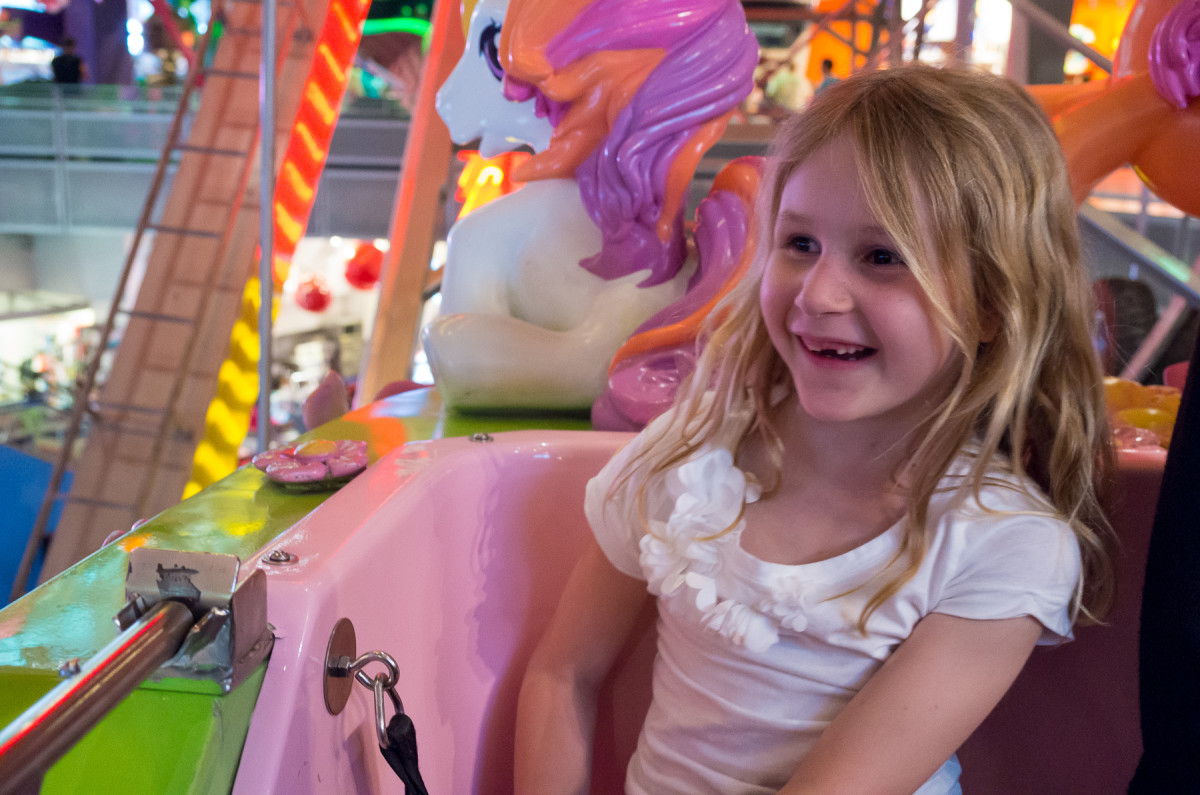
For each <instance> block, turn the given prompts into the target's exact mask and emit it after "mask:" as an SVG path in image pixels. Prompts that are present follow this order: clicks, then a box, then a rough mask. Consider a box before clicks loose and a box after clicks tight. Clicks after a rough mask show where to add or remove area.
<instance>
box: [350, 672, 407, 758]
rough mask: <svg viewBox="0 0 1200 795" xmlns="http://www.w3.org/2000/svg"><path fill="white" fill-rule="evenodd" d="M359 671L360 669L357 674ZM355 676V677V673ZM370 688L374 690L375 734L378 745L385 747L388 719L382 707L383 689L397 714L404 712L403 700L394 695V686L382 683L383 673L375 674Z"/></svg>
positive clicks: (386, 745) (386, 743)
mask: <svg viewBox="0 0 1200 795" xmlns="http://www.w3.org/2000/svg"><path fill="white" fill-rule="evenodd" d="M361 673H362V672H361V671H360V672H359V674H361ZM355 678H357V675H356V677H355ZM360 681H361V680H360ZM371 688H372V689H373V690H374V691H375V736H376V737H377V738H378V739H379V747H380V748H387V747H388V736H387V725H388V721H387V716H386V715H385V714H384V709H383V693H384V691H385V690H386V691H387V694H388V697H389V698H391V700H392V707H393V709H395V710H396V714H397V715H399V714H401V713H402V712H404V702H403V701H401V700H400V696H398V695H396V688H394V687H392V686H389V685H386V684H384V678H383V674H376V675H375V679H374V680H373V681H372V683H371Z"/></svg>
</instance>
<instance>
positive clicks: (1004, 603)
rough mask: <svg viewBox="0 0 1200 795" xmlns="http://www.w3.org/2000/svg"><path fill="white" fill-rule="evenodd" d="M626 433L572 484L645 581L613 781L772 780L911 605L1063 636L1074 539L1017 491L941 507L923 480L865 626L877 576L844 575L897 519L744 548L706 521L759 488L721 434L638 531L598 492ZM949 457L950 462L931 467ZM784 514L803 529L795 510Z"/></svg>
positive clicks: (600, 534)
mask: <svg viewBox="0 0 1200 795" xmlns="http://www.w3.org/2000/svg"><path fill="white" fill-rule="evenodd" d="M643 438H644V437H638V438H637V439H635V440H634V441H633V442H632V443H631V444H629V445H628V446H626V448H625V449H624V450H622V451H621V452H620V453H618V454H617V455H616V456H615V457H614V458H613V460H612V461H610V462H609V464H608V465H607V466H606V467H605V468H604V469H603V470H602V471H601V472H600V474H599V475H597V477H596V478H594V479H593V480H592V481H591V482H590V483H589V484H588V490H587V500H586V512H587V516H588V520H589V522H590V523H591V525H592V529H593V532H594V533H595V536H596V539H597V541H598V542H599V544H600V547H601V548H602V549H603V550H604V552H605V554H606V555H607V557H608V558H609V560H610V561H611V562H612V563H613V565H614V566H615V567H616V568H617V569H619V570H620V571H622V572H624V573H625V574H628V575H630V576H632V577H637V578H639V579H644V580H645V581H646V583H647V589H648V590H649V591H650V593H652V594H654V595H656V596H657V597H659V598H658V606H659V607H658V611H659V620H658V656H657V659H656V660H655V663H654V674H653V691H654V696H653V701H652V703H651V706H650V711H649V714H648V715H647V717H646V722H645V724H644V726H643V728H642V733H641V736H640V738H639V740H638V748H637V751H636V753H635V754H634V757H633V759H632V761H631V762H630V765H629V770H628V773H627V779H626V791H627V792H629V793H639V794H640V793H645V794H646V795H651V794H652V795H662V793H688V794H689V795H697V794H698V793H722V795H726V794H728V793H738V794H739V795H743V794H745V795H749V794H751V793H753V794H754V795H758V794H760V793H761V794H763V795H765V794H766V793H773V792H775V791H776V790H778V789H779V788H780V787H782V786H783V784H784V783H786V782H787V780H788V779H789V778H790V777H791V776H792V774H793V773H794V772H795V770H796V767H797V766H798V764H799V762H800V760H801V759H803V757H804V756H805V754H806V753H807V752H808V750H809V749H810V748H811V747H812V745H813V743H814V742H816V740H817V738H818V737H819V736H820V734H821V732H822V731H823V730H824V728H825V727H826V726H827V725H828V724H829V723H830V721H832V720H833V718H834V717H835V716H836V715H837V714H838V712H839V711H840V710H841V709H842V707H843V706H844V705H845V704H846V703H847V702H848V701H849V700H850V698H851V697H853V696H854V694H855V693H857V692H858V691H859V689H860V688H861V687H862V686H863V684H864V683H865V682H866V681H867V679H869V678H870V676H871V675H872V674H873V673H874V672H875V671H876V670H877V669H878V668H879V666H880V665H881V664H882V663H883V661H884V660H885V659H886V658H887V657H888V655H889V654H890V653H891V652H892V651H893V650H895V648H896V647H897V645H898V644H899V643H900V642H901V641H903V640H904V639H905V638H907V637H908V635H909V633H911V632H912V630H913V627H914V626H915V625H916V623H917V622H918V621H919V620H920V619H921V618H922V617H923V616H925V615H927V614H928V613H931V612H938V613H947V614H950V615H954V616H961V617H965V618H975V619H997V618H1010V617H1016V616H1022V615H1029V616H1032V617H1034V618H1036V619H1037V620H1038V621H1039V622H1041V624H1042V625H1043V627H1044V631H1043V633H1042V638H1041V639H1040V640H1039V643H1057V642H1061V641H1062V640H1064V639H1069V638H1070V631H1071V627H1070V618H1069V609H1070V604H1071V601H1072V596H1073V594H1074V590H1075V586H1076V583H1077V580H1078V577H1079V565H1080V564H1079V548H1078V544H1077V542H1076V541H1075V537H1074V535H1073V534H1072V532H1071V531H1070V528H1069V527H1068V526H1067V525H1066V524H1065V523H1064V522H1062V521H1061V520H1059V519H1057V518H1053V517H1051V516H1047V515H1046V511H1047V508H1046V504H1045V503H1044V502H1039V501H1038V500H1037V499H1036V498H1034V497H1031V496H1027V495H1026V494H1025V493H1023V492H1021V491H1018V490H1016V489H1013V488H1007V487H1005V486H1003V485H993V486H988V487H985V489H984V491H983V493H982V495H981V497H982V503H983V505H985V506H986V507H987V508H988V509H991V510H990V511H987V510H983V509H982V508H980V506H979V504H978V503H977V502H975V501H974V500H967V501H965V502H964V503H963V504H962V505H960V506H959V507H958V508H957V509H953V510H952V509H951V506H950V502H951V499H950V498H951V495H950V494H936V495H935V496H934V498H933V499H932V500H931V502H930V506H929V523H930V525H931V527H932V530H933V532H932V534H931V536H930V545H929V550H928V553H927V554H926V556H925V559H924V561H923V563H922V565H921V567H920V569H919V571H918V572H917V574H916V576H915V577H913V579H912V580H910V581H909V582H908V583H907V584H906V585H905V586H904V587H903V589H902V590H901V592H900V593H898V594H897V595H896V596H894V597H893V598H892V599H890V600H889V601H888V602H887V603H886V604H884V605H883V606H881V607H880V608H879V609H878V610H876V611H875V612H874V613H873V614H872V615H871V618H870V620H869V622H868V625H867V633H866V635H865V636H864V635H863V634H861V633H859V631H858V629H857V620H858V616H859V615H860V613H861V612H862V609H863V606H864V604H865V603H866V601H867V600H868V599H869V598H870V597H871V595H872V594H873V593H874V592H875V590H876V589H877V587H878V583H879V582H881V581H884V580H875V581H874V583H872V586H868V587H866V588H860V589H858V590H853V589H855V588H857V587H858V586H860V585H863V584H864V583H867V582H869V581H871V580H872V578H875V577H879V576H880V575H881V574H882V573H883V571H884V567H885V566H887V565H888V563H889V562H890V561H891V560H892V558H893V556H894V555H895V553H896V552H897V550H898V549H899V542H900V538H901V527H900V525H899V524H897V525H896V526H893V527H892V528H890V529H888V530H886V531H885V532H884V533H882V534H881V535H879V536H877V537H875V538H874V539H872V540H870V541H868V542H867V543H865V544H863V545H862V546H860V547H857V548H855V549H853V550H851V551H849V552H847V553H845V554H842V555H838V556H837V557H834V558H830V559H828V560H822V561H818V562H815V563H808V564H802V565H794V566H793V565H784V564H777V563H770V562H767V561H763V560H760V559H758V558H756V557H754V556H753V555H751V554H749V553H748V552H746V551H745V550H743V549H742V547H741V544H740V540H739V539H740V538H741V534H742V530H743V528H744V521H742V522H739V523H738V524H737V526H735V527H734V528H733V529H732V530H731V531H729V532H727V533H723V534H722V532H721V531H722V530H724V529H725V528H727V527H729V526H730V525H731V524H733V522H734V521H735V520H736V519H737V516H738V513H739V511H740V510H741V508H742V505H743V502H753V501H754V500H756V499H757V498H758V496H759V494H758V488H757V487H756V486H755V485H754V484H753V483H748V482H747V480H746V477H745V475H744V474H743V473H742V471H741V470H739V469H738V468H737V467H735V466H734V464H733V456H732V455H731V453H730V451H729V450H727V449H724V448H721V447H716V446H708V447H705V448H702V449H701V450H699V451H697V452H696V453H695V454H694V455H693V456H691V457H690V458H689V459H688V460H687V461H685V462H683V463H682V464H681V465H680V466H678V467H677V468H675V469H674V470H671V471H669V472H668V473H667V475H666V477H665V478H664V481H663V482H662V483H661V485H660V488H658V489H656V490H653V493H651V494H648V495H647V509H648V515H649V517H650V519H651V521H650V526H651V530H652V534H646V533H644V532H643V530H642V528H641V527H640V526H639V525H638V524H637V523H636V522H630V521H628V519H627V516H628V511H627V510H626V507H627V506H625V505H622V504H621V500H620V499H613V498H612V495H610V494H609V487H610V485H611V483H612V481H613V478H614V477H615V475H616V473H617V472H618V471H619V469H620V468H621V466H622V464H623V462H624V461H626V460H627V459H628V458H629V456H630V455H631V454H632V453H633V452H634V451H635V450H636V449H637V448H638V445H639V443H640V442H641V441H642V439H643ZM961 471H963V464H962V463H961V462H960V463H959V464H957V465H956V466H955V467H952V469H951V474H950V475H948V476H947V481H950V480H951V479H952V478H953V477H954V474H955V473H956V472H961ZM943 485H947V483H946V482H944V483H943ZM618 497H619V495H618ZM997 511H998V512H1000V513H997ZM1018 511H1019V512H1022V513H1014V512H1018ZM796 532H803V518H802V517H800V518H798V520H797V525H796ZM714 536H715V537H714ZM887 573H888V574H891V573H892V572H891V571H888V572H887ZM847 591H851V593H849V594H847V593H846V592H847ZM959 770H960V768H959V765H958V761H957V759H956V758H955V757H951V758H950V759H949V760H947V762H946V763H945V764H944V765H943V766H942V767H941V768H940V769H939V770H938V771H937V772H936V773H935V774H934V775H933V776H932V777H931V778H930V779H929V780H928V781H927V782H926V783H925V784H924V785H923V786H922V787H921V788H920V789H919V790H918V792H919V793H920V795H934V794H935V793H936V794H938V795H940V794H941V793H955V792H959V791H960V789H959V786H958V773H959Z"/></svg>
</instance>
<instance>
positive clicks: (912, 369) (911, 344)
mask: <svg viewBox="0 0 1200 795" xmlns="http://www.w3.org/2000/svg"><path fill="white" fill-rule="evenodd" d="M769 244H770V246H771V248H770V251H769V254H768V257H767V261H766V266H765V272H764V274H763V281H762V290H761V293H760V303H761V306H762V313H763V319H764V321H765V324H766V327H767V332H768V334H769V335H770V338H771V342H772V344H773V345H774V346H775V349H776V350H777V351H778V352H779V355H780V356H781V357H782V358H783V361H784V362H785V363H786V364H787V366H788V369H789V370H790V372H791V375H792V381H793V383H794V385H795V389H796V394H797V396H798V398H799V404H800V408H801V410H802V411H803V412H804V413H805V414H807V415H808V416H809V417H811V418H812V419H814V420H817V421H819V422H823V423H864V422H865V423H870V424H871V427H876V428H878V430H880V431H885V430H890V431H893V432H895V433H900V434H903V433H907V432H908V430H910V429H911V428H913V427H914V426H915V425H916V424H917V423H919V422H920V421H922V420H923V419H925V418H927V417H928V416H929V415H930V413H931V412H932V411H933V410H934V409H935V408H936V407H937V405H938V404H939V403H940V402H941V399H942V398H943V397H944V396H945V395H946V394H947V392H948V390H949V387H950V384H951V383H952V378H953V376H954V362H955V361H956V360H957V357H956V355H955V347H954V345H953V342H952V340H951V337H950V334H949V333H948V332H947V330H946V329H945V328H944V326H943V325H942V323H941V322H940V321H939V320H938V318H937V314H936V312H935V310H934V308H933V305H932V303H931V302H930V300H929V298H928V296H927V295H926V294H925V291H924V290H923V289H922V287H921V285H920V283H919V282H918V281H917V278H916V276H915V275H914V274H913V273H912V271H911V270H909V268H908V265H907V264H906V263H905V262H904V261H903V258H902V257H901V255H900V254H899V250H898V247H897V245H896V242H895V241H894V240H892V238H891V236H890V235H889V234H888V233H887V231H885V230H884V229H883V226H882V225H881V224H880V223H879V221H878V220H877V219H876V218H875V215H874V213H872V211H871V209H870V207H869V205H868V204H867V199H866V196H865V194H864V193H863V190H862V187H861V184H860V181H859V171H858V159H857V156H856V152H855V149H854V145H853V144H852V143H850V142H849V141H847V140H846V139H844V138H843V139H839V140H836V141H834V142H832V143H829V144H826V145H825V146H823V147H821V148H820V149H818V150H816V151H815V152H814V153H813V154H812V156H811V157H809V158H808V159H807V160H806V161H804V163H802V164H801V165H800V167H799V168H797V169H796V170H795V171H794V172H793V173H792V175H791V177H790V178H789V179H788V181H787V182H786V183H785V185H784V188H783V191H782V194H781V196H780V205H779V214H778V216H777V218H776V221H775V233H774V238H773V239H772V240H771V241H769ZM888 435H889V436H890V435H891V434H890V433H889V434H888Z"/></svg>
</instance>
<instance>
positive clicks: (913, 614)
mask: <svg viewBox="0 0 1200 795" xmlns="http://www.w3.org/2000/svg"><path fill="white" fill-rule="evenodd" d="M762 213H763V217H764V218H765V219H766V222H765V224H764V227H765V228H764V230H763V234H762V236H761V237H760V244H759V245H760V252H759V257H758V263H757V266H756V270H755V271H754V273H753V275H752V276H751V277H748V278H747V280H746V283H745V284H744V285H741V286H739V288H738V291H735V292H734V293H733V294H732V295H731V296H730V300H729V302H728V303H727V304H726V305H725V307H724V311H723V312H719V313H718V314H721V315H722V316H723V320H722V321H721V322H720V323H719V324H718V325H717V326H716V328H715V329H714V330H713V332H712V334H711V336H710V338H709V339H708V342H707V346H706V348H705V351H704V354H703V356H702V357H701V360H700V363H699V365H698V369H697V371H696V373H695V375H694V377H693V378H692V380H691V382H690V384H689V385H688V386H687V387H686V388H685V389H683V390H682V391H681V392H680V397H679V399H678V401H677V403H676V406H675V408H674V409H672V410H671V411H670V412H668V413H667V414H665V415H663V416H661V417H660V418H658V419H657V420H655V421H654V422H653V423H652V424H651V425H650V426H649V427H648V428H647V429H646V430H645V431H643V432H642V434H641V435H639V436H638V437H637V438H636V439H634V441H633V442H632V443H631V444H629V445H628V446H626V447H625V448H624V449H623V450H622V451H621V452H620V453H619V454H618V455H617V456H615V457H614V458H613V460H612V461H611V462H610V463H609V464H608V465H607V466H606V467H605V469H604V470H603V471H602V472H601V473H600V475H599V476H598V477H597V478H596V479H595V480H593V481H592V482H591V484H589V487H588V494H587V513H588V518H589V521H590V522H591V524H592V528H593V531H594V534H595V540H596V544H594V545H593V547H592V549H591V550H590V551H589V552H588V553H587V554H585V556H584V558H583V559H582V560H581V562H580V563H579V564H578V566H577V568H576V570H575V571H574V573H573V574H572V577H571V579H570V582H569V584H568V586H567V590H566V593H565V594H564V596H563V599H562V601H561V603H560V605H559V607H558V609H557V612H556V614H555V616H554V618H553V620H552V622H551V625H550V628H549V630H548V632H547V634H546V636H545V638H544V639H543V640H542V642H541V644H540V646H539V647H538V650H537V651H536V653H535V655H534V658H533V659H532V661H531V663H530V666H529V670H528V673H527V675H526V679H525V682H524V685H523V687H522V691H521V698H520V704H519V708H518V728H517V760H516V765H517V768H516V769H517V785H516V790H517V791H518V792H521V793H539V792H545V793H565V792H578V791H584V792H586V791H587V781H588V776H589V771H588V765H589V763H590V762H589V760H590V756H591V742H592V727H593V723H594V702H595V692H596V690H597V688H598V686H599V684H600V683H601V682H602V681H603V679H604V677H605V675H606V674H607V672H608V670H609V668H610V666H611V665H612V662H613V660H614V658H615V656H616V655H617V653H618V651H619V649H620V648H621V646H622V644H623V642H624V641H625V639H626V637H627V636H628V635H629V633H630V632H631V629H632V627H633V626H634V624H635V623H636V620H637V616H638V614H639V612H640V608H641V607H642V605H643V604H644V602H645V600H647V599H648V598H650V596H651V595H653V596H655V597H657V599H658V613H659V620H658V655H657V658H656V661H655V667H654V676H653V690H654V695H653V703H652V704H651V707H650V711H649V714H648V715H647V717H646V721H645V724H644V726H643V728H642V734H641V736H640V739H639V741H638V748H637V751H636V753H635V755H634V758H633V760H632V761H631V763H630V766H629V770H628V774H627V784H626V786H627V791H629V792H632V793H654V794H655V795H657V794H658V793H671V792H676V793H700V792H714V793H715V792H719V793H768V792H775V791H777V790H781V789H782V791H784V792H789V793H791V792H795V793H800V792H815V793H833V792H839V793H841V792H845V793H855V794H858V793H873V794H874V793H890V792H895V793H912V792H914V791H916V792H920V793H922V794H924V793H947V792H957V791H959V787H958V782H957V779H958V772H959V768H958V764H957V761H956V760H955V757H954V752H955V750H956V749H957V747H958V746H959V745H960V744H961V743H962V742H963V740H965V739H966V738H967V736H968V735H969V734H970V733H971V732H972V731H973V730H974V729H975V727H976V726H977V725H978V724H979V723H980V722H981V721H982V720H983V718H984V717H985V716H986V715H987V714H988V712H989V711H990V710H991V709H992V707H993V706H994V705H995V704H996V702H997V701H998V700H999V699H1000V697H1001V696H1002V695H1003V694H1004V692H1005V690H1006V689H1007V688H1008V687H1009V685H1010V684H1011V683H1012V681H1013V679H1014V678H1015V677H1016V675H1017V673H1018V671H1020V669H1021V666H1022V665H1023V664H1024V662H1025V660H1026V658H1027V657H1028V655H1029V654H1030V652H1031V651H1032V649H1033V647H1034V645H1035V644H1039V643H1045V644H1052V643H1058V642H1061V641H1062V640H1064V639H1067V638H1069V637H1070V633H1071V625H1072V622H1073V621H1074V620H1075V618H1076V616H1077V615H1079V614H1080V613H1082V614H1083V615H1084V616H1094V615H1098V614H1100V613H1102V612H1103V611H1104V609H1105V608H1106V607H1107V605H1108V603H1109V601H1110V599H1111V590H1112V572H1111V569H1110V563H1109V559H1108V554H1107V553H1108V547H1109V543H1110V542H1109V539H1110V531H1109V529H1108V527H1107V525H1106V523H1105V520H1104V517H1103V515H1102V513H1101V510H1100V507H1099V502H1098V496H1097V491H1096V487H1097V484H1098V483H1099V482H1100V481H1101V480H1102V477H1103V475H1104V471H1105V469H1106V467H1107V465H1108V461H1109V458H1110V455H1111V453H1110V448H1109V444H1108V432H1107V428H1106V426H1105V422H1104V412H1103V409H1102V396H1101V375H1100V371H1099V368H1098V365H1097V362H1096V358H1095V355H1094V353H1093V351H1092V347H1091V335H1090V328H1089V323H1090V319H1091V317H1092V311H1091V307H1090V291H1089V289H1088V286H1087V282H1086V278H1085V274H1084V272H1083V269H1082V267H1081V264H1080V261H1079V251H1078V248H1079V245H1078V237H1077V230H1076V226H1075V212H1074V207H1073V204H1072V201H1071V195H1070V190H1069V186H1068V183H1067V174H1066V171H1065V168H1064V165H1063V159H1062V155H1061V153H1060V151H1059V148H1058V144H1057V142H1056V140H1055V138H1054V133H1053V131H1052V130H1051V127H1050V125H1049V124H1048V123H1047V121H1046V119H1045V117H1044V116H1043V115H1042V113H1041V112H1040V110H1039V109H1038V107H1037V106H1036V105H1035V104H1034V103H1033V102H1032V101H1031V100H1030V99H1029V98H1028V96H1026V95H1025V94H1024V93H1023V92H1022V90H1021V89H1019V88H1017V87H1015V86H1014V85H1012V84H1010V83H1008V82H1006V81H1004V80H1002V79H1000V78H997V77H992V76H989V75H985V74H981V73H975V72H965V71H951V70H937V69H931V68H926V67H906V68H901V69H894V70H889V71H881V72H876V73H873V74H867V75H864V76H860V77H855V78H852V79H848V80H845V81H843V82H841V83H839V84H837V85H836V86H833V87H831V88H830V89H829V90H828V91H827V92H825V93H823V94H822V95H821V96H820V97H818V98H817V99H816V100H815V101H814V102H813V104H812V106H811V107H810V109H809V110H808V111H807V112H805V113H804V114H803V115H799V116H795V117H793V118H791V119H790V120H789V121H787V122H786V123H785V124H784V125H783V127H782V129H781V130H780V132H779V134H778V137H777V140H776V143H775V145H774V151H773V154H772V156H771V158H770V159H769V171H768V175H767V178H766V179H765V180H764V182H763V196H762Z"/></svg>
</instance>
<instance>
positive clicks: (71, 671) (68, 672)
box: [58, 657, 80, 679]
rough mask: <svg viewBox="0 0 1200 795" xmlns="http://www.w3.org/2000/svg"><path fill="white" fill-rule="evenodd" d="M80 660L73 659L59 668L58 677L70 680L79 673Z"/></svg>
mask: <svg viewBox="0 0 1200 795" xmlns="http://www.w3.org/2000/svg"><path fill="white" fill-rule="evenodd" d="M79 670H80V668H79V658H78V657H72V658H71V659H69V660H67V661H66V662H64V663H63V664H62V665H60V666H58V675H59V676H61V677H62V678H63V679H69V678H71V677H72V676H75V675H76V674H78V673H79Z"/></svg>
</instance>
